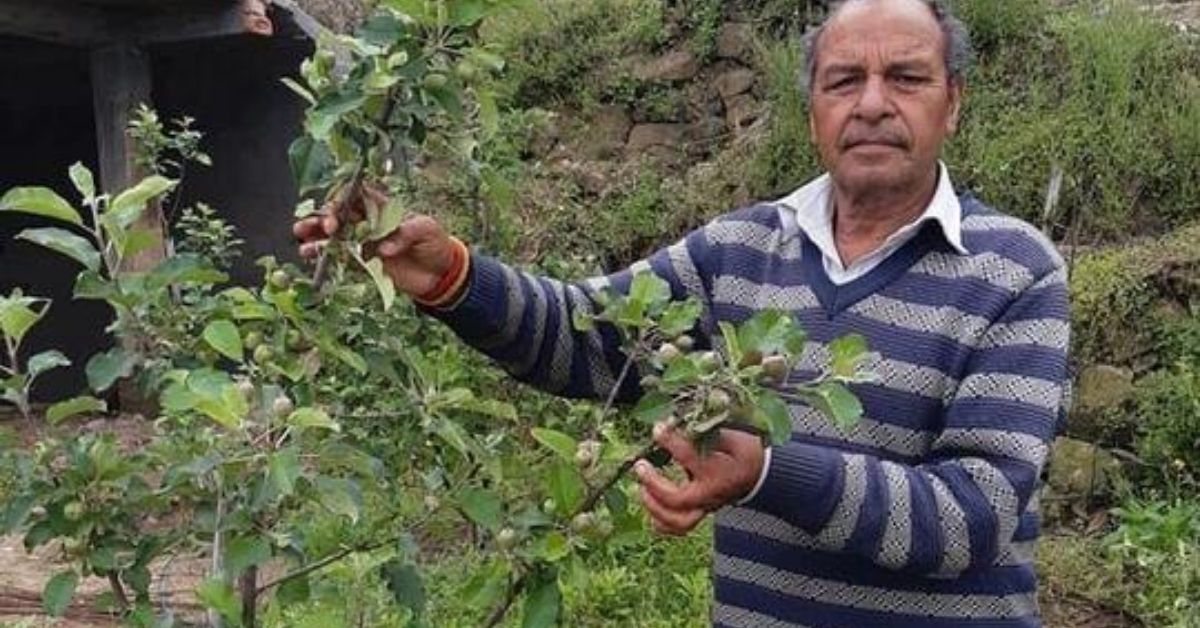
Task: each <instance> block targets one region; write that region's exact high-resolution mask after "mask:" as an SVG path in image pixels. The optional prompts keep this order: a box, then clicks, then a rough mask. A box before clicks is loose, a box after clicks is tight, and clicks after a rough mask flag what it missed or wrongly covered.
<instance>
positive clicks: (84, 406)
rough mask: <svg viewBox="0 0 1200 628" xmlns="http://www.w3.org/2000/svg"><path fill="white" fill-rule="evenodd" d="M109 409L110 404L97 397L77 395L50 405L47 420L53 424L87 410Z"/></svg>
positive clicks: (99, 410)
mask: <svg viewBox="0 0 1200 628" xmlns="http://www.w3.org/2000/svg"><path fill="white" fill-rule="evenodd" d="M107 409H108V405H107V404H106V403H104V401H102V400H100V399H96V398H95V397H87V396H84V397H75V398H74V399H68V400H66V401H60V402H58V403H56V404H54V405H52V406H50V408H49V409H48V410H46V420H47V421H49V422H50V424H51V425H53V424H56V423H61V422H62V421H65V420H66V419H69V418H71V417H73V416H76V415H79V414H83V413H85V412H104V411H105V410H107Z"/></svg>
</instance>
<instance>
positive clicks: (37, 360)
mask: <svg viewBox="0 0 1200 628" xmlns="http://www.w3.org/2000/svg"><path fill="white" fill-rule="evenodd" d="M60 366H71V360H70V359H68V358H67V356H65V355H63V354H62V352H61V351H58V350H57V349H51V350H49V351H43V352H41V353H39V354H37V355H35V356H33V357H32V358H29V362H28V363H27V365H26V370H27V371H28V373H27V374H28V375H29V377H30V378H35V377H37V376H38V375H41V374H42V373H45V372H46V371H49V370H51V369H56V368H58V367H60Z"/></svg>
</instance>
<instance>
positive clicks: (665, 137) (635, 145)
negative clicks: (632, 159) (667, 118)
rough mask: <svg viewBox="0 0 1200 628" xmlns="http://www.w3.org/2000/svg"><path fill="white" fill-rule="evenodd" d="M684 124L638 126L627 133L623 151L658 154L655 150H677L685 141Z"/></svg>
mask: <svg viewBox="0 0 1200 628" xmlns="http://www.w3.org/2000/svg"><path fill="white" fill-rule="evenodd" d="M687 132H688V126H687V125H686V124H655V123H652V124H639V125H637V126H635V127H633V130H631V131H630V132H629V142H628V143H627V144H626V145H625V149H626V150H627V151H629V152H630V153H635V154H636V153H645V152H658V151H652V150H651V149H655V148H668V149H677V148H679V147H680V146H681V145H682V144H683V143H684V142H686V141H687Z"/></svg>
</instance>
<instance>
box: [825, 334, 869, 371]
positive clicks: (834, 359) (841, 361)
mask: <svg viewBox="0 0 1200 628" xmlns="http://www.w3.org/2000/svg"><path fill="white" fill-rule="evenodd" d="M867 355H868V354H867V339H866V338H865V337H863V336H862V335H860V334H850V335H847V336H842V337H841V338H838V339H836V340H834V341H833V342H831V343H829V368H830V371H831V372H832V373H833V374H834V376H836V377H844V378H851V377H854V376H855V375H857V374H858V370H859V368H860V367H861V366H862V363H863V360H865V359H866V358H867Z"/></svg>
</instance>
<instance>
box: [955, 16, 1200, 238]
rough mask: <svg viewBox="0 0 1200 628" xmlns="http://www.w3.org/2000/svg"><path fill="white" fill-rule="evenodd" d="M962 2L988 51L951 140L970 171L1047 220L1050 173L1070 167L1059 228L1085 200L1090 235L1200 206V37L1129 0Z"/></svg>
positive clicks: (1149, 224) (1144, 225) (985, 188)
mask: <svg viewBox="0 0 1200 628" xmlns="http://www.w3.org/2000/svg"><path fill="white" fill-rule="evenodd" d="M1035 4H1041V5H1042V6H1041V7H1035V6H1034V5H1035ZM962 8H963V9H964V10H963V13H964V16H965V17H967V18H968V20H969V21H970V22H971V24H970V26H971V27H972V28H973V29H974V31H975V33H976V36H977V38H978V39H979V40H980V43H981V49H982V50H983V52H984V53H985V56H984V57H983V59H982V65H981V66H980V68H979V69H978V70H977V71H976V72H975V74H974V75H973V77H972V80H971V89H970V90H969V98H968V104H967V108H966V112H965V118H964V123H963V128H962V131H961V133H960V135H959V138H958V139H957V140H956V141H954V142H953V143H951V145H950V147H949V151H948V154H949V155H950V157H951V158H950V163H951V164H953V165H954V166H955V167H956V169H957V170H956V172H957V177H958V179H959V183H961V184H963V185H964V186H965V187H968V188H970V189H972V190H974V191H976V192H977V193H978V194H979V195H980V196H981V197H983V198H984V199H985V200H987V201H989V202H991V203H993V204H994V205H996V206H997V207H998V208H1000V209H1002V210H1004V211H1008V212H1011V213H1015V214H1017V215H1019V216H1022V217H1024V218H1027V219H1030V220H1032V221H1034V222H1035V223H1041V222H1042V221H1043V218H1042V206H1043V203H1044V196H1045V190H1046V184H1047V181H1048V180H1049V177H1050V174H1051V171H1052V169H1053V168H1054V167H1056V166H1057V167H1060V168H1062V170H1063V172H1064V173H1065V178H1064V184H1063V190H1062V195H1061V202H1060V207H1059V212H1058V216H1060V218H1059V220H1058V221H1057V222H1058V223H1059V224H1058V230H1057V231H1056V232H1057V233H1058V234H1060V235H1061V234H1062V233H1064V231H1065V225H1067V224H1070V222H1071V221H1072V220H1073V218H1072V217H1074V216H1075V215H1077V214H1078V215H1080V216H1082V219H1083V224H1084V226H1085V227H1086V229H1087V231H1086V233H1087V234H1089V235H1090V236H1091V238H1093V239H1110V240H1111V239H1118V240H1119V239H1122V238H1126V237H1128V236H1129V235H1131V234H1137V233H1157V232H1161V231H1162V230H1163V229H1166V228H1169V227H1173V226H1176V225H1179V224H1182V223H1183V222H1185V221H1187V220H1188V219H1190V218H1194V217H1195V216H1196V215H1197V209H1198V206H1197V204H1196V202H1195V199H1196V198H1198V196H1197V194H1198V192H1200V183H1198V182H1197V181H1196V177H1195V176H1194V173H1195V172H1197V171H1200V143H1198V139H1197V137H1198V136H1200V131H1197V130H1196V129H1197V128H1198V127H1200V112H1198V109H1200V105H1198V104H1197V94H1200V87H1197V85H1198V83H1200V81H1198V79H1197V76H1198V75H1200V64H1198V63H1197V61H1196V59H1197V50H1198V48H1197V43H1196V42H1195V41H1193V40H1189V39H1186V38H1182V37H1179V36H1177V35H1176V34H1174V33H1173V30H1172V28H1171V27H1170V26H1168V25H1166V24H1164V23H1162V22H1160V21H1158V20H1156V19H1154V18H1152V17H1149V16H1147V15H1146V14H1145V12H1144V11H1141V10H1138V9H1137V8H1134V7H1132V6H1130V5H1128V4H1126V3H1123V2H1116V3H1112V4H1111V6H1105V7H1099V8H1096V7H1090V6H1073V7H1068V8H1064V9H1053V8H1049V5H1048V4H1045V3H1034V2H1029V1H1026V0H1022V1H1020V2H1016V3H1011V2H1003V3H996V2H982V1H974V0H973V1H969V2H963V3H962ZM1040 11H1048V12H1049V13H1048V16H1049V19H1047V20H1045V25H1044V26H1041V27H1039V26H1037V22H1039V21H1041V18H1040V17H1037V16H1038V14H1039V12H1040ZM1035 18H1036V19H1035ZM1018 33H1022V35H1019V36H1018ZM1188 173H1192V174H1188Z"/></svg>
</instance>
